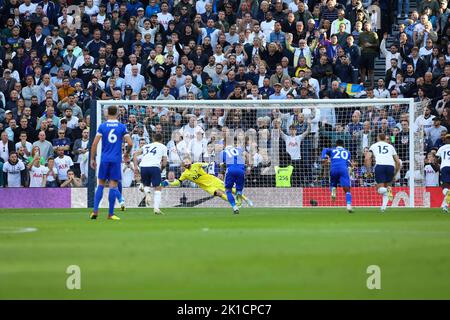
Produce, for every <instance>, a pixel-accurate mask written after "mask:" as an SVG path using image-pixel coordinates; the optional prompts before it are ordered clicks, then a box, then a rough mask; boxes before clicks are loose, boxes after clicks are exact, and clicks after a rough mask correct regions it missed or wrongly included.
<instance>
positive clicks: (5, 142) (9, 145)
mask: <svg viewBox="0 0 450 320" xmlns="http://www.w3.org/2000/svg"><path fill="white" fill-rule="evenodd" d="M13 151H15V148H14V143H13V142H12V141H10V140H9V139H8V134H7V133H6V131H3V132H2V133H1V139H0V158H2V159H3V162H4V163H6V162H7V161H8V159H9V155H10V154H11V152H13Z"/></svg>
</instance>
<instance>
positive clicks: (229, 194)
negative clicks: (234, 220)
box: [227, 190, 236, 207]
mask: <svg viewBox="0 0 450 320" xmlns="http://www.w3.org/2000/svg"><path fill="white" fill-rule="evenodd" d="M227 198H228V202H229V203H230V204H231V206H232V207H234V206H235V205H236V201H235V200H234V197H233V193H232V192H231V190H227Z"/></svg>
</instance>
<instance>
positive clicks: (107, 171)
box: [98, 162, 122, 181]
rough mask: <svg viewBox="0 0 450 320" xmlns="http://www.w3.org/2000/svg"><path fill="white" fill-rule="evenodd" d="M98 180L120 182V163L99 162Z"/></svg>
mask: <svg viewBox="0 0 450 320" xmlns="http://www.w3.org/2000/svg"><path fill="white" fill-rule="evenodd" d="M98 178H99V179H101V180H114V181H120V180H122V168H121V163H120V162H100V168H99V169H98Z"/></svg>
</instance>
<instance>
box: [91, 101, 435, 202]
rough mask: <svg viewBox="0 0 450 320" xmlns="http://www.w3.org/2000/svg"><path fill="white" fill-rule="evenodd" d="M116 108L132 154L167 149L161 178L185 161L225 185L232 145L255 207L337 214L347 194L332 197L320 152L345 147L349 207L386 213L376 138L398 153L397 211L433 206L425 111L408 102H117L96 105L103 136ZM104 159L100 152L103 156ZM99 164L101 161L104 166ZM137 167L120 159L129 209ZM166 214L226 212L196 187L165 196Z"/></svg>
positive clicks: (137, 196) (138, 198) (137, 198)
mask: <svg viewBox="0 0 450 320" xmlns="http://www.w3.org/2000/svg"><path fill="white" fill-rule="evenodd" d="M110 105H117V106H118V107H119V111H120V121H121V122H122V123H124V124H126V125H127V128H128V131H129V133H130V135H131V137H132V140H133V150H132V153H134V152H135V151H136V150H138V148H139V147H140V146H142V145H143V144H146V143H149V142H151V141H152V135H153V134H154V133H161V134H162V136H163V137H164V141H163V143H164V144H166V145H167V147H168V153H169V154H168V165H167V167H166V168H163V169H162V176H163V178H164V179H168V180H169V181H172V180H174V179H176V178H178V177H180V175H181V174H182V171H183V169H182V167H181V162H182V161H183V159H185V158H189V159H191V160H192V161H193V162H202V163H204V164H205V165H204V168H205V171H206V172H207V173H209V174H211V175H214V176H216V177H218V178H219V179H223V174H222V172H221V170H220V166H219V164H220V160H219V154H220V152H221V151H222V150H223V149H224V147H225V146H227V145H232V144H236V145H237V146H240V147H242V148H243V149H244V150H245V161H246V179H245V189H244V193H245V194H246V195H247V196H248V197H249V198H250V199H251V200H252V201H253V202H254V204H255V206H257V207H340V206H345V204H346V203H345V194H344V192H343V190H342V189H341V188H338V192H337V198H336V200H335V201H332V199H331V197H330V187H329V186H330V184H329V164H327V163H326V162H325V163H324V162H322V159H321V153H322V150H323V149H324V148H328V147H333V146H335V143H336V141H337V140H343V141H344V145H345V148H346V149H348V150H349V151H350V154H351V164H352V166H351V169H350V177H351V187H352V196H353V206H355V207H371V206H380V204H381V197H380V196H379V195H378V194H377V192H376V188H375V181H374V176H373V168H372V166H366V165H367V162H365V161H364V159H365V155H366V153H367V151H368V148H369V147H370V145H371V144H373V143H375V142H376V139H377V135H378V133H381V132H383V133H385V134H386V136H387V137H388V139H389V141H390V142H391V143H392V145H393V146H394V147H395V148H396V150H397V152H398V154H399V157H400V159H401V162H402V168H401V170H400V173H399V175H398V176H397V177H396V181H395V185H394V188H393V191H394V200H393V202H392V205H393V206H398V207H422V206H426V205H427V199H426V197H425V188H424V178H423V172H424V159H425V157H424V134H423V129H424V128H423V125H422V123H421V121H420V116H421V115H422V113H423V110H424V107H425V105H424V103H414V102H413V100H412V99H340V100H330V99H323V100H289V99H288V100H221V101H219V100H214V101H209V100H175V101H170V100H169V101H168V100H156V101H154V100H152V101H141V100H123V101H122V100H120V101H113V100H108V101H98V102H97V121H96V122H97V127H98V126H99V125H100V123H101V122H102V121H105V119H104V113H103V112H102V110H104V108H106V107H107V106H110ZM99 153H100V152H99ZM98 162H99V161H98ZM132 162H133V161H132V159H123V163H122V183H123V186H124V192H123V193H124V196H125V199H126V201H127V206H130V207H139V206H144V205H145V202H144V200H143V198H144V194H143V193H141V192H140V191H139V188H138V186H139V184H140V177H139V176H135V175H134V173H133V169H134V167H133V163H132ZM161 205H162V207H227V206H228V204H227V203H226V202H225V201H223V200H221V199H219V198H217V197H212V196H210V195H209V194H208V193H206V192H205V191H203V190H202V189H200V188H198V187H197V186H196V185H195V183H192V182H189V181H184V182H183V183H182V184H181V186H180V187H176V188H165V189H164V190H163V193H162V204H161Z"/></svg>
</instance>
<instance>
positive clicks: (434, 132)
mask: <svg viewBox="0 0 450 320" xmlns="http://www.w3.org/2000/svg"><path fill="white" fill-rule="evenodd" d="M442 131H445V132H447V128H445V127H444V126H441V118H440V117H434V118H433V126H432V127H430V128H427V129H425V134H426V138H427V139H428V140H429V142H430V145H431V146H434V145H435V144H436V142H437V140H438V139H439V138H440V137H441V133H442Z"/></svg>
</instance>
